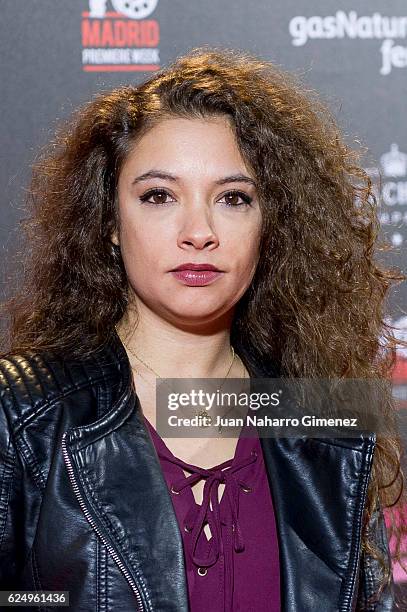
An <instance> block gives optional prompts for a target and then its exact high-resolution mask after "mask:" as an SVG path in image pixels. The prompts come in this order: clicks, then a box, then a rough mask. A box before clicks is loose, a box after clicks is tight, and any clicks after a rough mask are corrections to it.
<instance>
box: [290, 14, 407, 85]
mask: <svg viewBox="0 0 407 612" xmlns="http://www.w3.org/2000/svg"><path fill="white" fill-rule="evenodd" d="M288 30H289V33H290V34H291V38H292V44H293V45H294V46H296V47H300V46H302V45H305V44H306V43H307V42H308V41H309V40H313V39H333V38H336V39H342V38H350V39H356V38H357V39H361V40H374V39H377V40H383V42H382V45H381V47H380V52H381V54H382V66H381V68H380V74H382V75H387V74H390V72H391V71H392V69H393V68H406V67H407V47H402V46H401V45H396V44H395V43H394V40H393V39H395V38H406V37H407V16H391V17H388V16H385V15H381V14H380V13H373V15H361V16H358V14H357V13H356V11H349V13H345V12H344V11H336V14H335V15H328V16H326V17H322V16H320V15H313V16H312V17H304V16H303V15H296V16H295V17H293V18H292V19H291V20H290V22H289V25H288Z"/></svg>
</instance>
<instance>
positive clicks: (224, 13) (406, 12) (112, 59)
mask: <svg viewBox="0 0 407 612" xmlns="http://www.w3.org/2000/svg"><path fill="white" fill-rule="evenodd" d="M0 9H1V21H0V28H1V36H0V57H1V60H2V64H1V85H2V87H1V90H2V96H1V129H2V151H3V155H2V163H1V164H0V182H1V201H0V248H1V254H2V256H1V261H2V264H1V279H2V286H1V291H0V293H4V291H5V288H6V284H7V276H6V273H5V270H6V265H5V264H7V259H8V254H9V253H11V251H12V249H13V248H14V247H15V245H16V244H18V239H19V227H18V222H19V220H20V219H21V218H22V216H23V210H22V205H23V200H24V193H25V192H24V190H25V188H26V187H27V184H28V180H29V173H30V164H31V162H32V161H33V159H34V156H35V155H36V153H37V152H38V150H39V148H40V147H41V145H43V144H45V143H46V142H47V141H48V140H49V138H50V137H52V133H53V130H54V128H55V125H56V124H57V122H58V120H59V119H63V118H65V117H66V116H67V115H69V114H70V112H71V111H72V110H73V109H74V108H76V107H77V106H78V105H79V104H81V103H82V102H84V101H86V100H88V99H89V98H90V97H91V96H92V95H93V94H94V93H96V92H99V91H101V90H107V89H110V88H113V87H115V86H118V85H121V84H125V83H138V82H140V81H141V80H143V79H145V78H146V77H147V76H148V75H149V74H150V73H151V72H152V71H155V70H157V69H158V68H160V67H161V66H165V65H166V64H167V63H168V62H170V61H171V60H172V59H174V58H175V57H176V56H178V55H180V54H182V53H183V52H186V51H188V50H190V49H191V48H193V47H196V46H200V45H214V46H217V47H228V48H236V49H242V50H248V51H251V52H253V53H255V54H256V55H258V56H260V57H263V58H265V59H270V60H272V61H274V62H275V63H277V64H278V65H280V66H281V67H282V68H285V69H287V70H290V71H293V72H294V73H296V74H299V75H301V76H302V77H303V79H304V80H305V81H306V82H307V83H308V84H309V85H310V87H313V88H315V89H317V90H318V91H319V92H320V93H321V95H322V97H323V98H324V100H325V101H326V102H327V103H328V105H329V107H330V108H331V110H332V111H333V113H334V115H335V117H336V118H337V120H338V122H339V124H340V126H341V128H342V130H343V132H344V134H345V137H346V140H347V141H348V142H350V141H352V140H353V139H355V138H357V139H358V140H359V141H360V142H361V143H362V144H363V145H364V146H367V147H368V149H369V152H368V156H367V157H366V160H365V162H364V163H365V168H366V169H367V170H368V172H369V174H370V175H371V176H372V179H373V180H374V183H375V185H376V190H377V195H378V197H379V199H380V202H381V206H380V221H381V229H382V235H383V236H384V237H386V238H387V239H388V241H389V242H391V244H392V245H393V246H394V247H395V249H396V250H395V251H394V252H393V253H392V254H391V255H386V257H387V259H386V260H385V261H386V263H394V264H395V265H397V266H398V267H400V268H401V270H402V271H403V272H406V267H407V266H406V263H407V261H406V260H407V230H406V227H407V226H406V222H407V121H406V108H407V107H406V94H407V4H406V2H405V0H386V1H385V0H382V1H378V0H369V1H368V0H365V1H347V0H343V1H341V0H338V1H337V2H334V1H332V0H318V1H314V2H309V0H285V1H282V0H281V1H280V2H277V1H276V0H258V1H257V2H247V1H246V2H245V1H243V0H222V2H219V1H215V0H206V1H205V2H200V1H198V0H69V1H67V0H1V1H0ZM383 259H384V256H383ZM406 307H407V284H406V283H403V284H402V285H399V287H397V288H396V289H395V290H394V291H393V293H392V295H391V296H390V299H389V304H388V316H389V319H390V320H391V321H392V322H393V323H394V324H396V325H397V328H398V332H397V333H398V335H399V336H400V337H403V338H405V339H407V315H406V310H407V308H406ZM398 356H399V359H398V364H397V368H396V371H395V379H394V380H395V385H396V387H397V393H398V396H399V397H400V399H401V401H404V399H405V397H407V395H406V394H405V382H406V380H407V350H406V351H403V350H400V351H399V355H398ZM403 412H405V413H406V414H407V411H403Z"/></svg>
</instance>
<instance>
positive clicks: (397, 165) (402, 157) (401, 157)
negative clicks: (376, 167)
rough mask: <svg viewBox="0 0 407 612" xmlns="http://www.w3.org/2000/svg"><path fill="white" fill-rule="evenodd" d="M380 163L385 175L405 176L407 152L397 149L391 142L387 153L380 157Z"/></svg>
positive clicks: (406, 171)
mask: <svg viewBox="0 0 407 612" xmlns="http://www.w3.org/2000/svg"><path fill="white" fill-rule="evenodd" d="M380 163H381V166H382V168H383V173H384V175H385V176H405V175H406V174H407V153H402V152H401V151H399V147H398V145H397V144H396V143H395V142H393V144H392V145H391V147H390V151H389V152H388V153H384V154H383V155H382V156H381V157H380Z"/></svg>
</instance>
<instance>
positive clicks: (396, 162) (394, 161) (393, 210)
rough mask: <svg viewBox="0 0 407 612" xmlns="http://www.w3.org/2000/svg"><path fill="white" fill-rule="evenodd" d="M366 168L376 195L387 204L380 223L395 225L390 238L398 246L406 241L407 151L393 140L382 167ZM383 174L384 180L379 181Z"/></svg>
mask: <svg viewBox="0 0 407 612" xmlns="http://www.w3.org/2000/svg"><path fill="white" fill-rule="evenodd" d="M380 169H381V172H380ZM365 170H366V172H367V173H368V174H369V175H370V177H371V178H372V180H373V187H374V191H375V195H376V197H378V199H379V200H380V202H381V203H383V204H384V205H385V207H382V208H381V210H380V211H379V220H380V223H382V224H386V225H393V226H395V228H394V231H393V232H392V233H391V235H390V239H391V242H392V244H393V246H395V247H398V246H400V245H401V244H403V242H404V241H405V235H404V231H403V230H404V228H403V226H405V224H407V153H403V152H402V151H400V149H399V146H398V144H397V143H395V142H393V143H392V144H391V145H390V151H386V153H383V155H381V156H380V168H378V167H374V168H365ZM381 176H383V179H384V180H383V181H378V180H377V179H379V178H380V177H381ZM380 188H381V190H380Z"/></svg>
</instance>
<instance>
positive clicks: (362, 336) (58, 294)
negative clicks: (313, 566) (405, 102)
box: [3, 47, 407, 591]
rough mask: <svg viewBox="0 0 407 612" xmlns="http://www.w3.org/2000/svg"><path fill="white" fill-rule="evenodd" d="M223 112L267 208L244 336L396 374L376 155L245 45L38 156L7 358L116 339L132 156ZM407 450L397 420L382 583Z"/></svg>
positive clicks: (205, 52)
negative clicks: (366, 165)
mask: <svg viewBox="0 0 407 612" xmlns="http://www.w3.org/2000/svg"><path fill="white" fill-rule="evenodd" d="M219 115H221V116H227V117H228V118H229V119H230V122H231V125H232V127H233V130H234V134H235V137H236V142H237V145H238V147H239V150H240V152H241V155H242V157H243V159H244V160H245V162H246V164H247V166H248V168H250V169H251V170H252V172H253V174H254V176H255V178H256V187H257V190H258V195H259V201H260V205H261V209H262V217H263V221H262V223H263V225H262V234H261V244H260V259H259V263H258V266H257V269H256V272H255V275H254V277H253V280H252V283H251V285H250V287H249V288H248V290H247V291H246V293H245V294H244V296H243V297H242V298H241V299H240V301H239V303H238V304H237V308H236V311H235V316H234V319H233V323H232V328H231V339H232V341H233V344H234V345H236V346H239V345H240V346H246V347H250V354H252V355H255V356H256V358H257V361H258V362H260V363H267V362H272V363H277V364H279V367H280V371H281V372H282V373H283V375H284V376H287V377H305V378H313V377H320V378H330V377H338V378H345V377H352V378H375V379H383V380H388V379H389V378H390V376H391V370H392V368H393V366H394V361H395V350H396V345H397V343H398V342H397V341H396V339H395V336H394V334H393V331H392V330H393V329H394V328H393V327H392V326H391V325H390V323H389V322H388V320H387V318H386V316H385V315H384V302H385V297H386V295H387V293H388V291H389V289H390V288H391V286H392V284H395V283H396V282H400V281H402V280H404V279H405V277H404V276H403V275H402V274H401V273H400V272H399V271H398V270H395V269H390V268H386V267H384V266H383V265H379V263H378V262H377V261H375V255H376V252H378V251H380V250H389V248H390V247H389V245H387V244H385V243H384V242H383V243H382V242H379V240H378V233H379V222H378V215H377V198H376V196H375V193H374V188H373V186H372V182H371V179H370V178H369V176H368V174H367V173H366V172H365V170H364V169H363V168H362V167H361V165H360V163H361V162H360V160H361V157H362V155H363V154H364V153H365V152H366V149H365V148H363V147H361V146H356V142H357V141H355V142H354V143H353V144H352V147H350V146H349V145H347V144H345V142H344V137H343V135H342V134H341V131H340V129H339V128H338V126H337V124H336V122H335V120H334V118H333V116H332V114H331V112H330V111H329V110H328V105H327V104H325V103H324V102H322V101H321V98H320V96H319V95H318V94H317V93H316V92H314V91H313V90H310V89H309V88H308V87H306V86H304V84H303V83H302V82H301V80H300V79H299V78H298V77H296V76H294V75H292V74H287V72H285V71H283V70H282V69H281V68H279V67H277V66H276V65H274V64H273V63H271V62H269V61H265V60H261V59H259V58H256V57H254V56H252V55H250V54H249V53H247V52H243V51H236V50H228V49H215V48H207V47H200V48H195V49H193V50H192V51H190V52H189V53H188V54H186V55H184V56H181V57H178V58H176V59H175V61H174V62H173V63H172V64H170V65H169V66H168V67H166V68H163V69H161V70H159V71H157V72H155V73H154V74H153V75H152V76H151V77H150V78H148V79H147V80H145V81H144V82H143V83H141V84H138V85H134V86H133V85H129V86H122V87H119V88H117V89H114V90H113V91H109V92H102V93H101V94H99V95H97V96H96V97H95V98H94V99H92V100H91V101H90V102H88V103H87V104H86V105H84V106H83V107H81V108H80V109H79V110H78V111H76V113H75V114H74V116H73V117H71V118H69V120H68V121H67V122H66V123H65V124H64V125H61V126H60V127H59V129H58V130H57V134H56V137H55V139H54V141H53V142H51V144H50V146H49V148H47V149H46V150H45V151H44V152H42V154H41V155H40V156H39V158H38V159H37V160H36V162H35V164H34V172H33V178H32V184H31V188H30V190H29V198H28V208H29V212H28V217H27V219H26V220H25V221H24V223H23V227H24V229H25V232H26V236H27V238H28V243H27V246H26V247H25V248H24V250H23V257H24V259H23V270H24V273H23V283H22V286H21V288H20V289H19V290H17V291H16V292H15V293H14V295H13V296H12V297H11V298H9V299H8V300H7V301H6V302H5V303H4V304H3V308H4V312H5V314H6V316H7V318H8V320H9V325H8V326H7V329H6V332H5V335H4V343H5V344H4V349H5V350H7V352H8V353H10V352H13V353H16V352H21V351H25V350H32V349H46V350H53V349H61V348H69V349H70V350H71V351H73V352H74V354H76V355H77V356H78V357H80V356H85V355H89V354H90V353H91V352H92V351H94V350H96V349H97V347H100V346H101V345H102V344H103V343H104V342H105V340H106V338H107V337H108V336H109V335H110V334H111V333H112V330H113V329H114V327H115V325H116V324H117V323H118V322H119V321H120V320H121V318H122V317H123V316H124V314H125V312H126V308H127V306H128V300H129V292H128V279H127V276H126V272H125V269H124V265H123V261H122V258H121V254H120V248H119V247H117V246H115V245H113V244H112V242H111V234H112V232H113V231H114V230H116V229H118V208H117V181H118V176H119V173H120V170H121V167H122V164H123V162H124V160H126V157H127V155H128V154H129V152H130V151H131V150H132V148H133V147H134V145H135V143H136V142H137V141H138V139H140V138H141V137H142V136H143V134H145V133H146V132H147V131H148V130H149V129H150V128H151V127H153V126H154V125H155V124H157V123H158V122H160V121H161V120H162V119H163V118H165V117H168V116H175V117H185V118H207V117H210V116H219ZM384 345H385V346H384ZM6 347H7V348H6ZM7 352H6V353H4V355H6V354H7ZM394 414H395V406H394V400H393V398H392V396H391V393H390V392H389V391H388V392H387V393H386V394H385V395H384V396H383V419H385V420H386V421H387V422H388V423H392V424H393V423H394ZM402 452H403V449H402V442H401V440H400V437H399V435H398V431H397V429H396V427H395V426H394V428H393V430H392V431H391V435H386V436H381V435H377V443H376V447H375V453H374V463H373V469H372V475H371V481H370V485H369V491H368V501H367V504H366V510H365V521H364V532H363V540H362V549H363V551H364V553H365V554H367V555H371V556H372V558H374V559H376V560H379V561H380V564H381V567H382V570H383V572H382V574H383V582H382V585H381V588H383V587H384V586H385V584H386V582H387V581H389V580H390V577H391V576H390V574H391V567H389V564H388V562H386V560H385V559H384V558H383V557H382V555H381V554H380V551H378V550H376V549H375V547H374V546H373V545H372V543H371V542H369V533H368V529H367V525H368V522H369V519H370V517H371V515H372V514H373V512H374V511H375V509H376V508H377V502H378V500H379V501H380V505H381V507H382V508H391V510H390V513H389V514H390V516H391V525H390V537H391V536H393V535H395V536H396V540H397V547H396V552H395V554H394V556H393V560H398V561H400V542H401V539H402V537H403V535H405V534H407V526H406V522H405V521H400V520H399V516H398V515H397V512H399V513H400V512H402V508H403V507H405V504H406V503H407V496H406V492H405V487H404V486H403V485H404V475H403V471H402V469H401V458H402ZM379 591H380V590H379Z"/></svg>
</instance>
